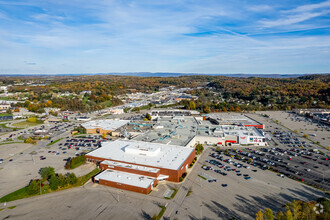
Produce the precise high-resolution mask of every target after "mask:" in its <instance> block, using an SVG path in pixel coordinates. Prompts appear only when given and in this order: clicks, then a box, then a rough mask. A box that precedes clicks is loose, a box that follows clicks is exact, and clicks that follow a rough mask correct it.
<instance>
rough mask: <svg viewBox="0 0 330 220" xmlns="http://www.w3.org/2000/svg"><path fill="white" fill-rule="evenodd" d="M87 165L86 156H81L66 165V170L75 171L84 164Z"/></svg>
mask: <svg viewBox="0 0 330 220" xmlns="http://www.w3.org/2000/svg"><path fill="white" fill-rule="evenodd" d="M84 163H85V155H84V154H83V155H80V156H77V157H74V158H72V159H71V160H70V161H68V162H67V163H66V164H65V169H74V168H76V167H78V166H80V165H82V164H84Z"/></svg>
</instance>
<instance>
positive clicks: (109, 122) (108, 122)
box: [82, 119, 130, 131]
mask: <svg viewBox="0 0 330 220" xmlns="http://www.w3.org/2000/svg"><path fill="white" fill-rule="evenodd" d="M129 122H130V121H129V120H113V119H104V120H95V121H89V122H86V123H83V124H82V126H83V127H84V128H86V129H95V128H102V129H103V130H110V131H114V130H116V129H118V128H120V127H121V126H124V125H126V124H127V123H129Z"/></svg>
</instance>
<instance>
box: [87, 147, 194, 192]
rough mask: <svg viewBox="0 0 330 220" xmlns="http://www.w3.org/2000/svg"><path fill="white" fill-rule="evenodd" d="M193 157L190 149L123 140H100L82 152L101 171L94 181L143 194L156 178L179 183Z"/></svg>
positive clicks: (156, 180) (150, 187) (148, 190)
mask: <svg viewBox="0 0 330 220" xmlns="http://www.w3.org/2000/svg"><path fill="white" fill-rule="evenodd" d="M194 158H195V149H194V148H190V147H182V146H175V145H167V144H160V143H150V142H142V141H127V140H116V141H113V142H104V143H102V147H101V148H98V149H97V150H95V151H92V152H90V153H88V154H86V160H87V161H90V162H94V163H100V167H101V170H103V172H102V173H100V174H99V175H97V176H96V177H95V178H94V181H95V182H98V183H100V184H103V185H107V186H112V187H116V188H120V189H125V190H131V191H135V192H140V193H146V194H147V193H149V192H150V190H151V189H152V187H154V186H155V185H156V184H157V183H158V181H161V180H168V181H173V182H179V180H180V177H181V176H182V175H183V174H184V173H185V172H186V171H187V169H188V166H189V165H190V164H191V163H192V161H193V160H194Z"/></svg>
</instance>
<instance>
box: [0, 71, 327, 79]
mask: <svg viewBox="0 0 330 220" xmlns="http://www.w3.org/2000/svg"><path fill="white" fill-rule="evenodd" d="M79 75H118V76H139V77H179V76H193V75H195V76H196V75H201V76H203V75H204V76H227V77H239V78H250V77H259V78H298V77H299V78H301V79H318V78H320V77H321V78H322V77H325V76H327V75H329V73H322V74H319V73H315V74H245V73H235V74H229V73H228V74H222V73H219V74H216V73H213V74H208V73H168V72H156V73H151V72H127V73H81V74H80V73H76V74H69V73H68V74H30V75H29V74H28V75H27V74H3V75H2V76H3V77H22V76H24V77H43V76H45V77H49V76H79Z"/></svg>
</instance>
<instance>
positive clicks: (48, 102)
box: [0, 74, 330, 111]
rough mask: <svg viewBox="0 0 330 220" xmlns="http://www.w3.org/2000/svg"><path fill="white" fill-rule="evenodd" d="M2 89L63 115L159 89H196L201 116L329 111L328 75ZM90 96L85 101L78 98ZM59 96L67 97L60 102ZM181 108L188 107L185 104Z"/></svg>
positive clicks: (23, 81)
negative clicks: (82, 94) (231, 113)
mask: <svg viewBox="0 0 330 220" xmlns="http://www.w3.org/2000/svg"><path fill="white" fill-rule="evenodd" d="M0 82H1V83H2V85H8V84H11V85H13V86H11V87H9V92H21V93H24V94H25V96H26V97H27V102H26V103H25V104H24V105H25V107H29V108H30V110H32V111H42V110H41V109H42V108H43V107H58V108H62V109H65V110H81V111H89V110H97V109H102V108H104V107H108V106H115V105H119V104H121V103H122V102H121V101H120V100H119V99H117V98H116V96H118V95H121V94H125V93H132V92H144V93H152V92H157V91H159V89H160V88H163V87H169V86H175V87H176V88H187V87H188V88H193V89H194V88H197V87H203V88H202V89H201V88H199V89H194V90H192V91H190V93H191V94H193V95H197V96H198V97H199V100H197V101H196V100H195V102H196V103H195V108H196V109H198V110H201V111H204V110H205V109H206V110H207V111H209V110H210V111H227V110H228V111H241V110H264V109H270V110H280V109H282V110H283V109H287V110H288V109H292V108H329V94H330V87H329V84H330V75H329V74H323V75H322V74H320V75H307V76H301V77H298V78H259V77H249V78H240V77H227V76H208V75H196V76H179V77H137V76H114V75H85V76H58V77H45V76H44V77H28V76H27V77H0ZM83 91H89V93H90V94H89V93H88V94H84V96H83V97H77V96H76V95H77V94H79V93H81V92H83ZM59 93H70V94H71V95H69V96H68V97H63V96H62V97H59V96H58V95H57V94H59ZM179 104H180V105H183V106H184V107H185V108H190V107H189V101H187V100H185V101H183V102H181V103H179Z"/></svg>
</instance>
